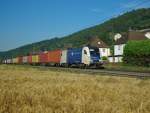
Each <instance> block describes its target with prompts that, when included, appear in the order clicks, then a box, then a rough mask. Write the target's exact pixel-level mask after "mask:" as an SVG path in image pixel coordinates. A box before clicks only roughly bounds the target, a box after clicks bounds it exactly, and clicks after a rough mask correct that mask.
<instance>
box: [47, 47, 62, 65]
mask: <svg viewBox="0 0 150 113" xmlns="http://www.w3.org/2000/svg"><path fill="white" fill-rule="evenodd" d="M61 53H62V51H61V50H54V51H48V63H49V64H54V65H55V64H60V58H61Z"/></svg>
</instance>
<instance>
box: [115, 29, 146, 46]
mask: <svg viewBox="0 0 150 113" xmlns="http://www.w3.org/2000/svg"><path fill="white" fill-rule="evenodd" d="M146 31H147V30H146ZM145 33H146V32H145V30H143V31H129V32H128V33H122V37H121V38H119V39H118V40H116V42H115V45H120V44H125V43H127V41H130V40H137V41H140V40H145V39H147V38H146V37H145Z"/></svg>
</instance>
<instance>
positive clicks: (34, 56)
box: [32, 55, 39, 63]
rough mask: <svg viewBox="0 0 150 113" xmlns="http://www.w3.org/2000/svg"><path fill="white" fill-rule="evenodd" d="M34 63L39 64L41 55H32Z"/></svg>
mask: <svg viewBox="0 0 150 113" xmlns="http://www.w3.org/2000/svg"><path fill="white" fill-rule="evenodd" d="M32 63H39V55H32Z"/></svg>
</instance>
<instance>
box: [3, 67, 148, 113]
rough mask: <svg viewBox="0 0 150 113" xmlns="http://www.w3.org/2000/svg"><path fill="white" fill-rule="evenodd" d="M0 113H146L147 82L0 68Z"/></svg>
mask: <svg viewBox="0 0 150 113" xmlns="http://www.w3.org/2000/svg"><path fill="white" fill-rule="evenodd" d="M0 113H150V79H145V80H144V79H143V80H142V79H137V78H127V77H111V76H99V75H88V74H79V73H78V74H76V73H71V72H61V71H57V72H56V71H51V70H40V69H36V68H32V67H31V66H14V65H13V66H10V65H9V66H7V65H0Z"/></svg>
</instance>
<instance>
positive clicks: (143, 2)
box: [101, 0, 150, 22]
mask: <svg viewBox="0 0 150 113" xmlns="http://www.w3.org/2000/svg"><path fill="white" fill-rule="evenodd" d="M134 2H136V1H134ZM137 2H138V1H137ZM148 2H150V0H144V1H142V2H139V3H136V4H135V5H134V6H132V7H129V8H126V9H125V10H123V11H121V12H119V13H118V14H114V15H111V16H108V17H105V18H104V19H102V20H101V22H104V21H106V20H107V19H110V18H113V17H115V16H118V15H119V14H123V13H125V12H127V11H130V10H133V9H135V8H137V7H138V6H141V5H143V4H145V3H148ZM131 3H133V2H131Z"/></svg>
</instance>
